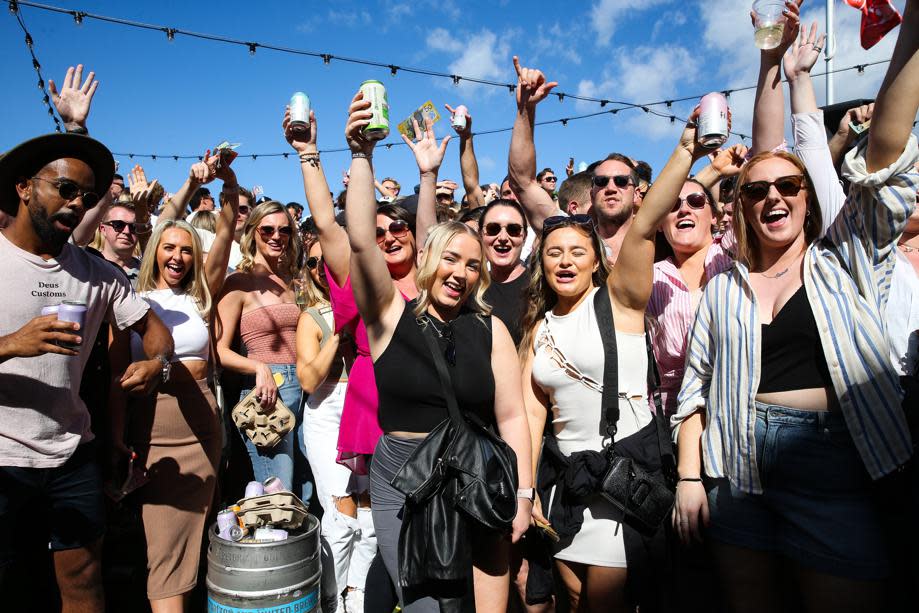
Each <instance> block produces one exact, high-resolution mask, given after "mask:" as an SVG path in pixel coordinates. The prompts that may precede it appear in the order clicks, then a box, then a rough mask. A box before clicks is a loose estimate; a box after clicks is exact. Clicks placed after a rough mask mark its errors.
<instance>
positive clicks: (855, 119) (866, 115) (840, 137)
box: [827, 102, 874, 168]
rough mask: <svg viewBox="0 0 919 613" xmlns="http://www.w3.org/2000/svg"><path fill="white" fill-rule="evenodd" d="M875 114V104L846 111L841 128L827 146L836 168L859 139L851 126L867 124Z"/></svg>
mask: <svg viewBox="0 0 919 613" xmlns="http://www.w3.org/2000/svg"><path fill="white" fill-rule="evenodd" d="M873 114H874V103H873V102H871V103H869V104H863V105H861V106H856V107H853V108H851V109H849V110H848V111H846V113H845V115H843V116H842V119H840V120H839V126H838V127H837V128H836V132H834V133H833V136H832V137H830V142H829V143H827V146H828V147H829V148H830V157H831V158H832V160H833V167H834V168H839V165H840V164H842V158H843V156H845V154H846V151H848V150H849V149H851V148H852V145H853V144H855V140H856V139H857V138H858V134H857V133H856V132H855V130H853V129H852V126H851V124H853V123H855V124H860V123H865V122H866V121H868V120H869V119H871V116H872V115H873Z"/></svg>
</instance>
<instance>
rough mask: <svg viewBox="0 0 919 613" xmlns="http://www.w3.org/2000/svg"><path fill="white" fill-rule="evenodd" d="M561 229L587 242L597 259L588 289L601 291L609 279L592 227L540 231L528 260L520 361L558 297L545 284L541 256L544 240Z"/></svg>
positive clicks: (566, 225) (563, 225) (569, 225)
mask: <svg viewBox="0 0 919 613" xmlns="http://www.w3.org/2000/svg"><path fill="white" fill-rule="evenodd" d="M561 228H572V229H574V230H576V231H578V232H580V233H581V234H583V235H584V236H586V237H588V238H589V239H590V245H591V247H593V252H594V257H595V258H597V262H598V263H599V266H597V270H595V271H594V272H593V274H592V275H591V285H592V286H593V287H603V286H605V285H606V278H607V277H608V276H609V271H610V266H609V262H608V261H607V260H606V250H605V249H604V248H603V243H602V241H601V240H600V236H599V235H598V234H597V231H596V229H594V227H593V226H591V227H590V229H587V228H585V227H584V226H581V225H578V224H576V223H572V222H562V223H560V224H558V225H556V226H552V227H550V228H549V229H548V230H545V229H544V230H543V234H542V237H541V238H540V241H539V242H538V243H537V246H538V250H537V251H534V252H533V254H532V255H531V256H530V266H529V267H530V284H529V287H528V289H527V310H526V313H525V314H524V316H523V339H521V341H520V346H519V347H518V352H519V354H520V357H521V360H522V359H525V358H526V352H527V351H529V350H530V349H531V348H532V345H533V338H534V337H535V335H536V323H537V322H539V321H540V320H541V319H542V318H543V316H545V314H546V312H548V311H551V310H552V309H553V308H554V307H555V305H556V303H557V302H558V294H556V293H555V291H554V290H553V289H552V287H551V286H550V285H549V283H548V282H547V281H546V273H545V270H544V268H543V261H542V260H543V253H544V252H545V249H546V242H547V241H546V239H547V238H549V235H550V234H552V233H553V232H555V231H556V230H559V229H561Z"/></svg>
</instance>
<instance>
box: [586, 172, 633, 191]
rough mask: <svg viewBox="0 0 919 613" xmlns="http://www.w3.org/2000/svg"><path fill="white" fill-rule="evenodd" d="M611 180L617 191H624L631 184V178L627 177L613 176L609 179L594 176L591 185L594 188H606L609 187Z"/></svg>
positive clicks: (603, 176) (602, 176)
mask: <svg viewBox="0 0 919 613" xmlns="http://www.w3.org/2000/svg"><path fill="white" fill-rule="evenodd" d="M610 179H612V180H613V184H614V185H615V186H616V187H618V188H619V189H625V188H626V187H628V186H629V185H631V184H632V177H630V176H629V175H613V176H611V177H609V176H606V175H594V177H593V179H592V180H593V184H594V187H601V188H602V187H606V186H607V185H609V180H610Z"/></svg>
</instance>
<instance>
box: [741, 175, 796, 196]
mask: <svg viewBox="0 0 919 613" xmlns="http://www.w3.org/2000/svg"><path fill="white" fill-rule="evenodd" d="M773 185H775V189H776V190H777V191H778V192H779V194H781V195H782V196H796V195H797V194H798V192H800V191H801V187H802V186H803V185H804V175H789V176H787V177H779V178H778V179H776V180H775V181H751V182H749V183H744V184H743V185H741V186H740V194H741V195H742V196H743V197H744V198H746V199H747V200H749V201H751V202H759V201H760V200H763V199H764V198H765V197H766V195H767V194H768V193H769V188H770V187H771V186H773Z"/></svg>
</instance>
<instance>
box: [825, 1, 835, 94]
mask: <svg viewBox="0 0 919 613" xmlns="http://www.w3.org/2000/svg"><path fill="white" fill-rule="evenodd" d="M834 13H835V7H834V6H833V0H826V44H825V45H824V49H823V56H824V58H826V71H825V72H826V77H825V78H826V101H825V102H824V104H825V105H826V106H829V105H831V104H833V102H835V98H836V92H835V91H834V90H833V56H834V55H835V54H836V29H835V28H834V26H833V24H834V21H835V14H834Z"/></svg>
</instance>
